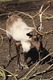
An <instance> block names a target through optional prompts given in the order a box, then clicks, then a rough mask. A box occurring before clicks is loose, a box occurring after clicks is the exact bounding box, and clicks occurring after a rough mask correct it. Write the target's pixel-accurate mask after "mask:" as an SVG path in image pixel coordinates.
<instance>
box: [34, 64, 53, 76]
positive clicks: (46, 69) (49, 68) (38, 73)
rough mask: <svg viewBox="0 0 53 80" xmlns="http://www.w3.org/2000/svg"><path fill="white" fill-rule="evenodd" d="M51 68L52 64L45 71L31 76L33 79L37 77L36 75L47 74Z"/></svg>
mask: <svg viewBox="0 0 53 80" xmlns="http://www.w3.org/2000/svg"><path fill="white" fill-rule="evenodd" d="M52 66H53V64H52V65H50V66H49V67H48V68H47V69H45V70H44V71H41V72H37V73H35V74H34V75H33V76H34V77H35V76H37V75H40V74H44V73H46V72H48V70H49V69H50V68H51V67H52Z"/></svg>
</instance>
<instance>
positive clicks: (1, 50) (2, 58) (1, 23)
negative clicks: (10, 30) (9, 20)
mask: <svg viewBox="0 0 53 80" xmlns="http://www.w3.org/2000/svg"><path fill="white" fill-rule="evenodd" d="M36 12H37V10H36V11H28V13H30V14H31V15H34V14H35V13H36ZM46 13H49V14H52V15H53V8H49V9H48V10H47V11H46ZM2 19H3V18H2ZM23 19H24V20H25V22H26V23H27V24H28V25H30V26H33V25H32V21H31V20H30V19H29V18H28V17H23ZM5 21H6V19H5V20H4V19H3V20H0V27H2V28H3V29H5ZM35 23H36V26H39V18H38V17H36V18H35ZM43 27H44V30H43V31H49V30H52V29H53V19H51V20H44V21H43ZM1 34H4V32H2V31H0V35H1ZM0 42H1V38H0ZM46 43H47V45H46ZM45 45H46V47H45ZM43 46H44V52H43V53H42V54H43V56H46V55H47V54H49V52H53V34H49V35H47V36H46V37H45V38H43ZM8 48H9V45H8V39H7V37H6V36H4V41H3V45H2V44H0V66H2V65H4V66H6V65H7V64H8V60H7V56H8ZM48 50H49V51H48ZM27 54H28V58H27V63H28V66H29V70H30V69H31V68H32V67H33V66H34V65H35V63H37V61H38V52H37V51H36V50H35V48H33V49H31V50H30V51H29V53H27ZM11 55H12V57H14V56H15V57H14V58H13V59H12V60H11V62H10V64H9V66H8V67H7V68H6V69H7V70H9V71H11V72H12V73H16V72H15V68H16V63H17V60H16V50H15V45H14V42H13V40H12V46H11ZM51 58H53V54H52V55H51V56H50V57H48V58H47V59H45V60H44V61H43V64H42V65H39V69H38V72H41V71H43V70H45V69H47V67H49V66H50V65H51V64H53V61H51V63H49V64H48V63H47V62H48V61H49V60H50V59H51ZM27 72H28V70H22V71H20V72H17V73H18V75H19V76H18V78H20V77H22V76H24V75H25V74H26V73H27ZM52 77H53V67H51V68H50V70H49V71H48V72H46V73H44V74H40V75H37V76H36V77H34V76H33V77H31V78H30V80H40V79H41V80H50V78H52ZM0 80H1V79H0ZM7 80H14V79H12V77H9V78H8V79H7ZM18 80H19V79H18ZM51 80H53V79H51Z"/></svg>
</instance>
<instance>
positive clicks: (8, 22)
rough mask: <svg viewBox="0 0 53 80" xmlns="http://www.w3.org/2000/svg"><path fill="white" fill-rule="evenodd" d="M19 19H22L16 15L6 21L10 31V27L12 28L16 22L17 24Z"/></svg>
mask: <svg viewBox="0 0 53 80" xmlns="http://www.w3.org/2000/svg"><path fill="white" fill-rule="evenodd" d="M18 18H20V17H19V16H18V15H16V14H13V15H11V16H10V17H9V18H8V19H7V21H6V29H7V30H10V27H11V26H12V24H13V23H14V22H16V21H17V20H18ZM20 19H21V18H20Z"/></svg>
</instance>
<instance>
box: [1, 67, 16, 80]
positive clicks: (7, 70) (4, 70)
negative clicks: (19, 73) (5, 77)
mask: <svg viewBox="0 0 53 80" xmlns="http://www.w3.org/2000/svg"><path fill="white" fill-rule="evenodd" d="M0 69H2V70H4V71H6V72H8V73H9V74H11V75H12V76H13V77H14V79H15V80H17V78H16V76H15V74H13V73H11V72H10V71H8V70H6V69H4V68H2V67H0Z"/></svg>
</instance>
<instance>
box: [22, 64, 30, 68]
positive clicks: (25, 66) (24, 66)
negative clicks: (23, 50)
mask: <svg viewBox="0 0 53 80" xmlns="http://www.w3.org/2000/svg"><path fill="white" fill-rule="evenodd" d="M21 66H22V67H23V69H29V67H28V65H27V64H26V63H24V64H21Z"/></svg>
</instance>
